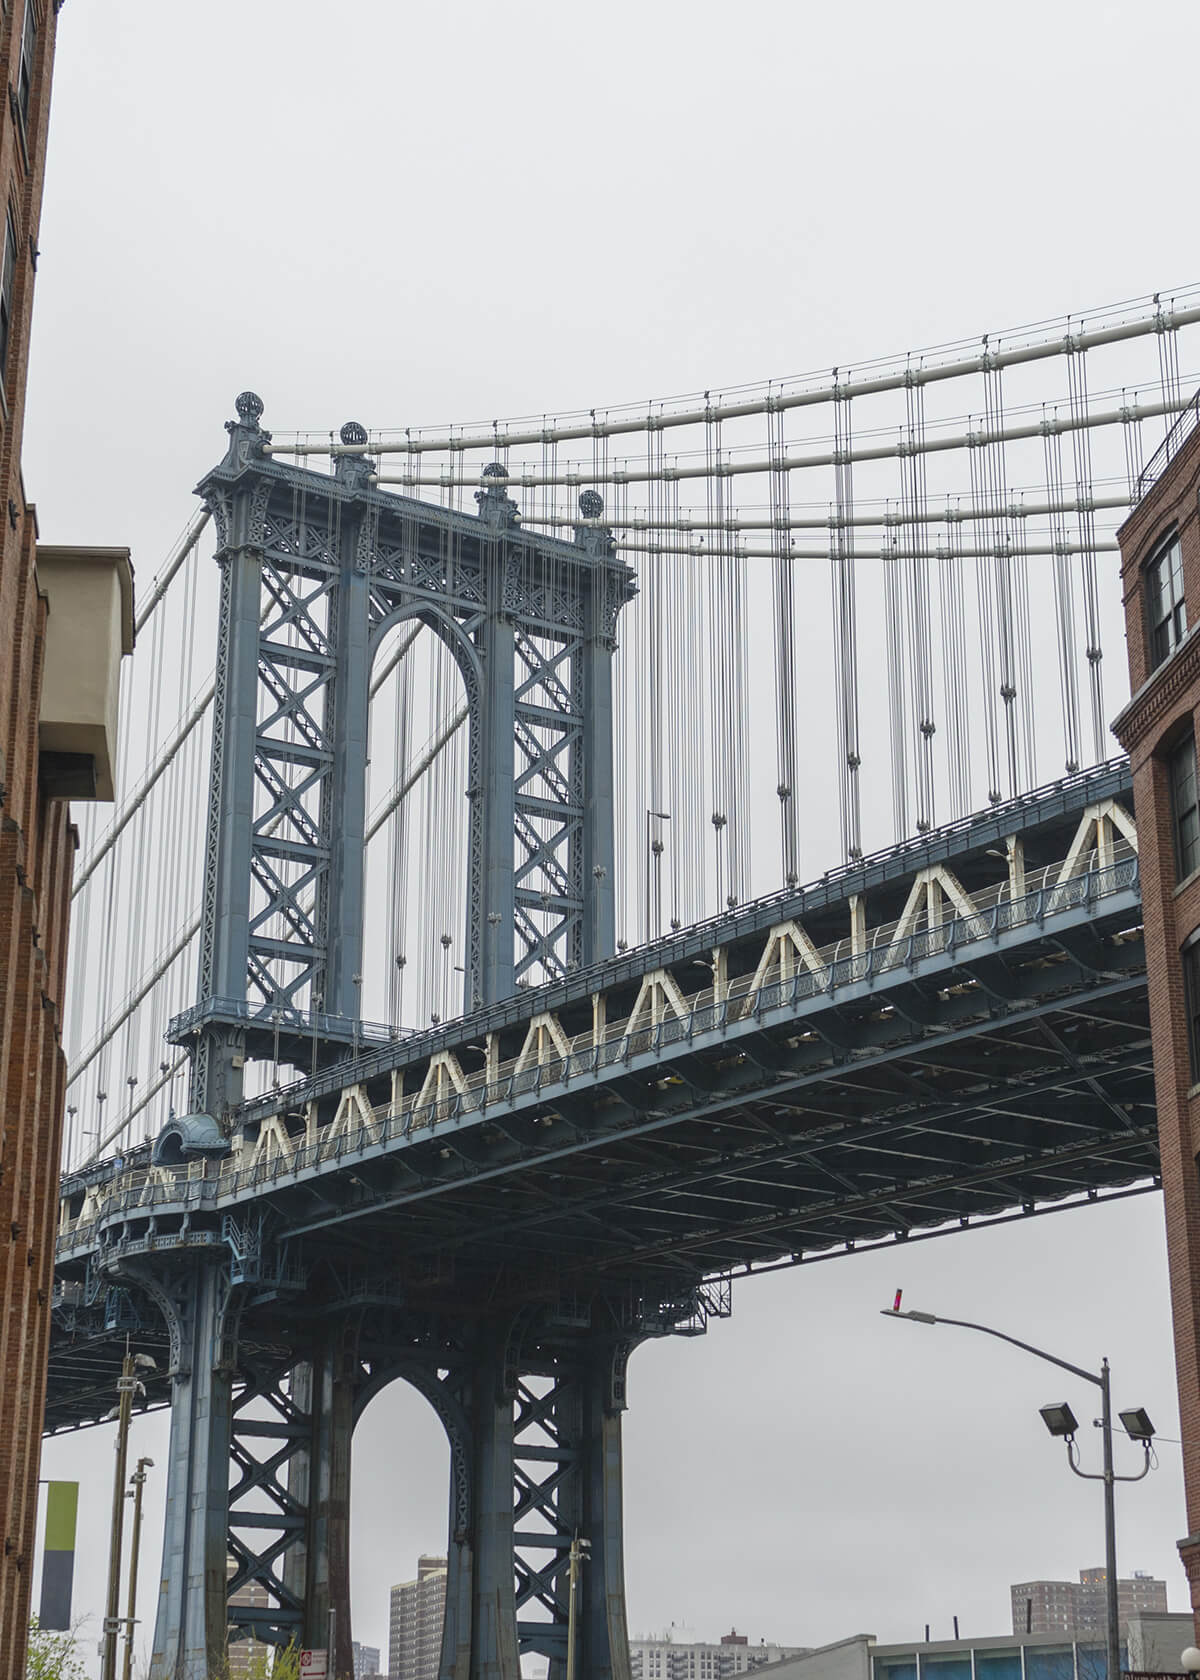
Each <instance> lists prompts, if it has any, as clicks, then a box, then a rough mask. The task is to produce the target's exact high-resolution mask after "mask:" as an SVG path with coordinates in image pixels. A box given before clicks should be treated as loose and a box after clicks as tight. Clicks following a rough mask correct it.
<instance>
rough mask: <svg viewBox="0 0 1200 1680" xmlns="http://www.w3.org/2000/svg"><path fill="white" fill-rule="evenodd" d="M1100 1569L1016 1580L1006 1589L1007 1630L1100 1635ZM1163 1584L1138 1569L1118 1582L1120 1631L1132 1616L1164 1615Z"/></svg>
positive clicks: (1104, 1612)
mask: <svg viewBox="0 0 1200 1680" xmlns="http://www.w3.org/2000/svg"><path fill="white" fill-rule="evenodd" d="M1106 1581H1107V1577H1106V1575H1105V1572H1104V1570H1103V1569H1081V1570H1080V1571H1079V1580H1078V1581H1021V1582H1018V1584H1017V1585H1016V1586H1014V1587H1010V1588H1009V1592H1010V1595H1011V1598H1012V1630H1013V1632H1014V1633H1015V1634H1017V1635H1018V1636H1024V1635H1027V1634H1035V1635H1036V1634H1063V1635H1065V1636H1066V1637H1067V1638H1069V1639H1091V1638H1098V1639H1103V1638H1104V1632H1105V1628H1106V1626H1107V1620H1108V1609H1107V1603H1106ZM1166 1608H1167V1583H1166V1582H1165V1581H1158V1580H1156V1579H1155V1578H1154V1576H1153V1575H1147V1574H1145V1573H1144V1572H1143V1571H1141V1570H1137V1571H1135V1572H1134V1574H1133V1575H1132V1576H1130V1578H1129V1579H1128V1580H1124V1581H1122V1580H1118V1582H1117V1613H1118V1618H1119V1620H1120V1624H1121V1631H1122V1633H1124V1631H1125V1628H1126V1627H1127V1626H1128V1623H1129V1619H1130V1617H1131V1616H1143V1615H1153V1614H1160V1615H1161V1614H1165V1613H1166Z"/></svg>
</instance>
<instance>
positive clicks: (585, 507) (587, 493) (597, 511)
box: [579, 490, 604, 519]
mask: <svg viewBox="0 0 1200 1680" xmlns="http://www.w3.org/2000/svg"><path fill="white" fill-rule="evenodd" d="M579 511H580V513H581V514H582V515H583V517H584V518H585V519H599V517H600V515H601V514H602V513H603V512H604V497H603V496H602V495H601V494H600V492H599V491H598V490H584V491H583V492H582V493H581V494H580V497H579Z"/></svg>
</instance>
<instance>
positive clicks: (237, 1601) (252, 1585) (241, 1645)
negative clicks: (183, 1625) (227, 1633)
mask: <svg viewBox="0 0 1200 1680" xmlns="http://www.w3.org/2000/svg"><path fill="white" fill-rule="evenodd" d="M225 1567H226V1573H227V1575H232V1574H233V1572H234V1570H235V1569H236V1568H237V1565H236V1563H234V1561H233V1559H232V1558H230V1559H229V1561H228V1563H227V1564H226V1566H225ZM266 1607H267V1589H266V1588H265V1587H264V1586H263V1584H262V1582H261V1581H247V1582H246V1583H245V1585H244V1586H241V1587H239V1588H238V1590H237V1591H236V1592H232V1593H230V1595H229V1608H230V1609H231V1610H236V1609H239V1608H240V1609H244V1610H265V1609H266ZM256 1644H257V1641H256V1640H253V1639H231V1640H230V1641H229V1649H228V1652H227V1653H226V1656H227V1666H228V1673H229V1680H248V1676H249V1675H250V1673H251V1669H252V1667H258V1666H259V1665H256V1664H255V1663H254V1650H255V1645H256ZM260 1649H261V1647H260Z"/></svg>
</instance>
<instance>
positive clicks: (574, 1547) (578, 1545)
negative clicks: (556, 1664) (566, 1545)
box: [567, 1535, 592, 1680]
mask: <svg viewBox="0 0 1200 1680" xmlns="http://www.w3.org/2000/svg"><path fill="white" fill-rule="evenodd" d="M591 1549H592V1543H591V1541H590V1540H581V1539H580V1538H579V1536H578V1535H576V1536H575V1537H574V1539H573V1540H572V1541H571V1551H570V1565H571V1567H570V1574H569V1575H568V1577H567V1579H568V1587H567V1680H575V1620H576V1610H575V1605H576V1600H577V1599H578V1597H579V1566H580V1564H582V1563H586V1562H587V1561H588V1554H589V1553H590V1551H591Z"/></svg>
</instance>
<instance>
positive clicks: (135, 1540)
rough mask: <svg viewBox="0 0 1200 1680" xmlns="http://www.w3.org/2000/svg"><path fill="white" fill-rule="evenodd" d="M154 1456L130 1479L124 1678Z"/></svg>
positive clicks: (129, 1663) (129, 1668)
mask: <svg viewBox="0 0 1200 1680" xmlns="http://www.w3.org/2000/svg"><path fill="white" fill-rule="evenodd" d="M153 1468H154V1460H153V1459H152V1458H139V1459H138V1461H137V1469H136V1470H135V1471H134V1473H133V1475H132V1476H130V1478H129V1480H130V1481H131V1482H132V1483H133V1535H132V1538H131V1539H130V1542H129V1608H128V1612H127V1614H126V1616H125V1667H124V1674H123V1680H132V1675H133V1630H134V1628H135V1627H136V1626H137V1572H138V1550H139V1547H140V1544H141V1538H142V1489H143V1488H144V1487H145V1485H146V1471H147V1470H153Z"/></svg>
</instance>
